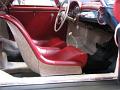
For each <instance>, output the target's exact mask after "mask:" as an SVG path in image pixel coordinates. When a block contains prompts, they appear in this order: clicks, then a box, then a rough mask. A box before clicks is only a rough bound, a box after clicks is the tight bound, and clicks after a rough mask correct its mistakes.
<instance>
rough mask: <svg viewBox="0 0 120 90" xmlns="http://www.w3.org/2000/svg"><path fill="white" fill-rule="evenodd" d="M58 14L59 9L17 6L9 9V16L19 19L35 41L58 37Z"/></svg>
mask: <svg viewBox="0 0 120 90" xmlns="http://www.w3.org/2000/svg"><path fill="white" fill-rule="evenodd" d="M57 12H58V8H57V7H47V6H25V5H21V6H19V5H15V6H11V7H10V8H9V14H11V15H13V16H15V17H16V18H18V19H19V20H20V21H21V22H22V24H23V25H24V26H25V28H26V30H27V31H28V33H29V34H30V35H31V37H32V38H34V39H48V38H50V37H53V36H56V34H57V33H55V32H54V22H55V18H56V14H57ZM62 33H64V32H62ZM64 37H65V35H64Z"/></svg>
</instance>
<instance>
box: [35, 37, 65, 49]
mask: <svg viewBox="0 0 120 90" xmlns="http://www.w3.org/2000/svg"><path fill="white" fill-rule="evenodd" d="M33 42H34V43H35V44H36V45H38V46H41V47H58V48H64V47H65V46H67V44H66V43H65V41H63V40H61V39H60V38H58V37H55V38H52V39H50V40H33Z"/></svg>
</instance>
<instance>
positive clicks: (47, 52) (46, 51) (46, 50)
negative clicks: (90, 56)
mask: <svg viewBox="0 0 120 90" xmlns="http://www.w3.org/2000/svg"><path fill="white" fill-rule="evenodd" d="M36 47H37V49H38V51H39V52H40V53H41V54H42V55H43V56H51V55H54V54H56V53H58V52H59V51H60V49H59V48H56V47H39V46H36Z"/></svg>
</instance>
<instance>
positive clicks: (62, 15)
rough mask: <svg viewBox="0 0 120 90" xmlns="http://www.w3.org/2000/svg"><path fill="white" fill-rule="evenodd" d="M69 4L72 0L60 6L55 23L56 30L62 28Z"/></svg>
mask: <svg viewBox="0 0 120 90" xmlns="http://www.w3.org/2000/svg"><path fill="white" fill-rule="evenodd" d="M69 6H70V0H68V1H67V3H65V2H63V4H62V6H61V7H60V10H59V12H58V14H57V17H56V20H55V25H54V31H55V32H57V31H59V30H60V29H61V28H62V26H63V24H64V22H65V20H66V18H67V15H68V11H69Z"/></svg>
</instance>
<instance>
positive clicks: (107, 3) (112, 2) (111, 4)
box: [104, 0, 115, 7]
mask: <svg viewBox="0 0 120 90" xmlns="http://www.w3.org/2000/svg"><path fill="white" fill-rule="evenodd" d="M104 1H105V3H106V5H107V6H108V7H112V6H113V4H114V2H115V0H104Z"/></svg>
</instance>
